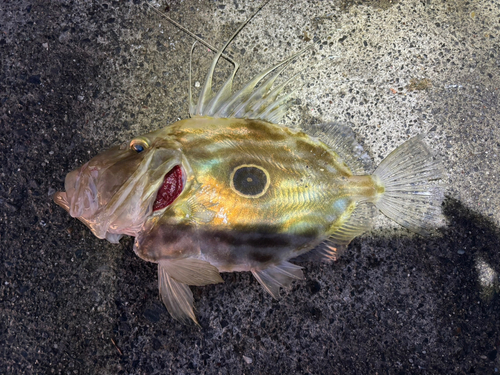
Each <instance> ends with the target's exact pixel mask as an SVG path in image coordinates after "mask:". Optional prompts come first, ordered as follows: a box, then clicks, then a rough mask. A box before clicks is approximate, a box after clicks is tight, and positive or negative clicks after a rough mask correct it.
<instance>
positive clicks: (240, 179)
mask: <svg viewBox="0 0 500 375" xmlns="http://www.w3.org/2000/svg"><path fill="white" fill-rule="evenodd" d="M232 178H233V181H232V185H233V186H234V189H235V190H236V191H238V192H239V193H241V194H243V195H247V196H256V195H259V194H262V193H263V192H264V190H265V189H266V188H267V187H268V186H269V183H268V179H267V175H266V173H265V172H264V170H263V169H261V168H258V167H254V166H248V165H245V166H240V167H238V168H237V169H236V170H235V171H234V174H233V177H232Z"/></svg>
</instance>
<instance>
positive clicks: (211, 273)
mask: <svg viewBox="0 0 500 375" xmlns="http://www.w3.org/2000/svg"><path fill="white" fill-rule="evenodd" d="M221 282H223V280H222V278H221V277H220V274H219V271H218V270H217V268H216V267H214V266H212V265H211V264H210V263H208V262H205V261H203V260H199V259H192V258H185V259H173V260H161V261H160V262H158V287H159V290H160V295H161V299H162V301H163V303H164V304H165V307H166V308H167V310H168V312H169V313H170V315H172V317H173V318H174V319H176V320H178V321H180V322H181V323H184V324H187V323H188V322H189V319H191V320H193V322H195V323H196V324H198V321H197V320H196V316H195V315H194V311H193V293H192V292H191V289H189V286H188V285H197V286H202V285H207V284H216V283H221Z"/></svg>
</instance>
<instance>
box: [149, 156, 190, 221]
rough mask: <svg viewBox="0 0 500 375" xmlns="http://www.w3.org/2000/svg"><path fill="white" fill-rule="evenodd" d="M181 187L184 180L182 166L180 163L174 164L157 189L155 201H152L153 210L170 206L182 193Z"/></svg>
mask: <svg viewBox="0 0 500 375" xmlns="http://www.w3.org/2000/svg"><path fill="white" fill-rule="evenodd" d="M183 188H184V181H183V176H182V168H181V167H180V165H176V166H175V167H173V168H172V169H171V170H170V172H168V173H167V174H166V175H165V178H164V179H163V184H162V185H161V187H160V189H159V190H158V193H157V194H156V199H155V202H154V203H153V212H154V211H158V210H161V209H163V208H165V207H167V206H170V205H171V204H172V202H173V201H174V200H175V199H176V198H177V197H178V196H179V195H180V194H181V193H182V189H183Z"/></svg>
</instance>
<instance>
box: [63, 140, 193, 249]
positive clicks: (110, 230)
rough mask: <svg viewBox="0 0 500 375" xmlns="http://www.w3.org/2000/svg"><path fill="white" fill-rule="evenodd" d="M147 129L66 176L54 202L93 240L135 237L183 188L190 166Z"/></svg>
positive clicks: (170, 144) (174, 147) (171, 142)
mask: <svg viewBox="0 0 500 375" xmlns="http://www.w3.org/2000/svg"><path fill="white" fill-rule="evenodd" d="M164 133H165V131H163V132H162V131H156V132H152V133H149V134H146V135H143V136H140V137H137V138H134V139H133V140H132V141H131V142H125V143H123V144H121V145H119V146H115V147H112V148H110V149H109V150H107V151H104V152H102V153H100V154H98V155H97V156H95V157H94V158H92V159H91V160H90V161H88V162H87V163H85V164H84V165H82V166H81V167H80V168H77V169H75V170H74V171H72V172H70V173H68V174H67V176H66V179H65V183H64V185H65V190H66V191H60V192H57V193H56V194H55V195H54V201H55V202H56V203H57V204H58V205H59V206H61V207H62V208H64V209H65V210H66V211H68V213H69V214H70V215H71V216H72V217H75V218H78V219H79V220H80V221H82V222H83V223H84V224H85V225H86V226H87V227H89V228H90V229H91V230H92V232H93V233H94V234H95V235H96V236H97V237H98V238H106V239H107V240H108V241H110V242H113V243H116V242H118V240H119V239H120V238H121V237H122V236H123V235H130V236H135V235H136V234H137V233H138V232H139V231H140V228H141V227H142V225H143V223H144V222H145V221H146V220H147V218H148V217H149V216H151V215H152V214H153V212H154V211H155V210H158V209H162V208H164V207H166V206H168V205H169V204H170V203H172V202H173V200H175V198H176V197H177V196H178V195H179V194H180V193H181V192H182V189H183V186H184V185H185V176H186V174H185V173H184V172H183V171H184V170H186V169H189V167H188V166H187V165H186V162H185V160H184V159H183V156H182V152H181V150H180V147H179V145H178V144H177V143H176V142H175V141H174V140H172V138H170V137H169V136H168V134H166V135H165V134H164Z"/></svg>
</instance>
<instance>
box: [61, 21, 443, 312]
mask: <svg viewBox="0 0 500 375" xmlns="http://www.w3.org/2000/svg"><path fill="white" fill-rule="evenodd" d="M247 22H248V21H247ZM245 24H246V23H245ZM245 24H243V25H242V26H241V27H240V28H239V29H238V31H239V30H241V28H242V27H243V26H244V25H245ZM238 31H237V32H238ZM237 32H236V33H235V34H234V35H233V37H231V38H230V39H229V41H228V42H227V43H226V44H225V46H224V47H223V48H221V49H220V50H219V51H218V52H217V53H216V56H215V57H214V60H213V62H212V65H211V67H210V69H209V72H208V74H207V78H206V81H205V84H204V85H203V88H202V90H201V93H200V97H199V98H198V101H197V103H196V104H194V102H193V101H192V99H191V97H190V103H191V104H190V115H191V118H190V119H186V120H180V121H178V122H176V123H174V124H171V125H169V126H166V127H164V128H162V129H158V130H156V131H153V132H151V133H148V134H145V135H142V136H139V137H137V138H134V139H132V140H131V141H130V142H125V143H123V144H122V145H120V146H116V147H113V148H111V149H110V150H108V151H105V152H103V153H101V154H99V155H97V156H96V157H94V158H93V159H91V160H90V161H89V162H88V163H86V164H84V165H83V166H82V167H81V168H78V169H76V170H75V171H72V172H70V173H68V175H67V176H66V180H65V189H66V191H61V192H57V193H56V194H55V195H54V200H55V202H56V203H57V204H59V205H60V206H61V207H63V208H64V209H66V210H67V211H68V212H69V213H70V214H71V215H72V216H74V217H76V218H78V219H79V220H81V221H82V222H83V223H84V224H85V225H87V226H88V227H89V228H90V229H91V230H92V232H93V233H94V234H95V235H96V236H97V237H99V238H105V239H107V240H108V241H110V242H113V243H117V242H118V241H119V240H120V238H121V237H122V236H123V235H130V236H134V237H135V241H134V251H135V253H136V254H137V255H138V256H139V257H141V258H142V259H144V260H146V261H150V262H155V263H158V284H159V290H160V295H161V298H162V301H163V302H164V304H165V306H166V308H167V309H168V311H169V312H170V314H171V315H172V316H173V317H174V318H175V319H177V320H179V321H181V322H188V321H189V320H192V321H194V322H197V320H196V316H195V314H194V311H193V304H194V299H193V295H192V292H191V290H190V288H189V285H199V286H201V285H207V284H211V283H218V282H222V279H221V277H220V274H219V273H220V272H234V271H250V272H252V274H253V275H254V276H255V278H256V280H257V281H258V282H259V283H260V284H261V285H262V287H263V288H264V289H265V290H266V291H267V292H268V293H269V294H271V295H272V296H273V297H275V298H277V297H278V295H279V290H280V288H281V287H286V286H287V285H289V284H290V283H291V282H293V281H294V280H297V279H302V278H303V274H302V271H301V267H299V266H297V265H295V264H293V263H291V262H289V261H290V260H291V259H293V258H296V257H298V256H304V255H305V254H308V255H311V257H316V258H318V257H319V258H321V259H323V260H325V261H332V260H335V259H337V258H338V256H340V254H341V253H342V251H343V250H345V248H346V246H347V245H348V244H349V242H350V241H351V240H352V239H353V238H354V237H356V236H358V235H360V234H362V233H363V232H365V231H367V230H369V229H370V227H371V223H372V219H373V217H374V215H375V213H376V209H378V210H380V211H381V212H382V213H384V214H385V215H386V216H388V217H389V218H391V219H393V220H394V221H396V222H398V223H399V224H401V225H403V226H405V227H407V228H408V229H410V230H412V231H414V232H416V233H420V234H427V233H429V231H430V230H432V228H433V227H434V226H435V225H436V223H437V222H438V221H439V217H440V205H441V202H442V200H443V190H444V188H443V186H442V185H440V184H439V182H438V180H439V179H440V178H441V176H442V174H443V170H442V167H441V164H440V162H439V160H438V159H437V158H435V157H434V156H433V154H432V152H431V151H430V150H429V149H428V148H427V146H426V145H425V143H424V141H423V138H424V137H423V136H422V135H418V136H416V137H413V138H411V139H409V140H408V141H407V142H405V143H404V144H403V145H401V146H400V147H399V148H397V149H396V150H394V151H393V152H392V153H391V154H390V155H389V156H388V157H387V158H386V159H384V161H382V163H381V164H380V165H379V166H378V167H377V168H376V169H375V171H374V172H373V173H372V174H367V173H366V172H367V171H365V170H364V169H365V168H364V167H365V166H366V164H367V154H366V153H365V152H364V150H363V149H362V147H361V146H360V145H359V144H358V143H357V141H356V139H355V137H354V134H353V132H352V131H351V130H350V129H349V128H348V127H346V126H343V125H341V124H336V123H326V124H320V125H317V124H315V125H313V124H307V123H304V124H298V125H297V128H296V129H291V128H287V127H285V126H283V125H279V124H277V122H279V120H280V119H281V117H282V116H283V115H284V114H285V113H286V109H288V107H289V105H290V102H289V100H288V99H289V95H284V96H279V95H280V93H281V91H282V90H283V88H284V87H285V85H284V84H281V85H279V86H277V87H276V88H274V81H275V79H276V78H277V77H278V76H279V75H280V74H281V72H282V70H283V69H284V67H286V65H287V64H288V63H289V62H290V61H292V59H293V58H296V57H298V56H300V55H301V54H302V53H304V52H305V50H304V51H301V52H299V53H297V54H295V55H293V56H292V57H291V58H289V59H287V60H285V61H284V62H282V63H279V64H277V65H275V66H274V67H271V68H269V69H266V70H265V71H264V72H262V73H260V74H258V75H257V76H256V77H255V78H254V79H252V80H250V81H249V82H248V83H247V84H246V85H244V86H243V88H242V89H240V90H238V91H236V92H234V93H233V92H232V91H231V89H230V87H231V86H232V80H233V77H234V74H235V72H236V70H237V66H236V64H235V69H234V71H233V73H232V74H231V75H230V77H229V78H228V80H227V81H226V82H225V83H224V84H223V86H222V88H221V89H220V91H219V92H217V93H215V94H214V93H212V89H211V87H212V76H213V72H214V69H215V66H216V65H217V61H218V60H219V58H220V57H221V56H222V54H223V51H224V50H225V48H226V47H227V45H228V44H229V42H230V41H231V40H232V39H233V38H234V36H235V35H236V34H237ZM195 38H196V37H195ZM212 49H213V48H212ZM190 95H191V94H190Z"/></svg>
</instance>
